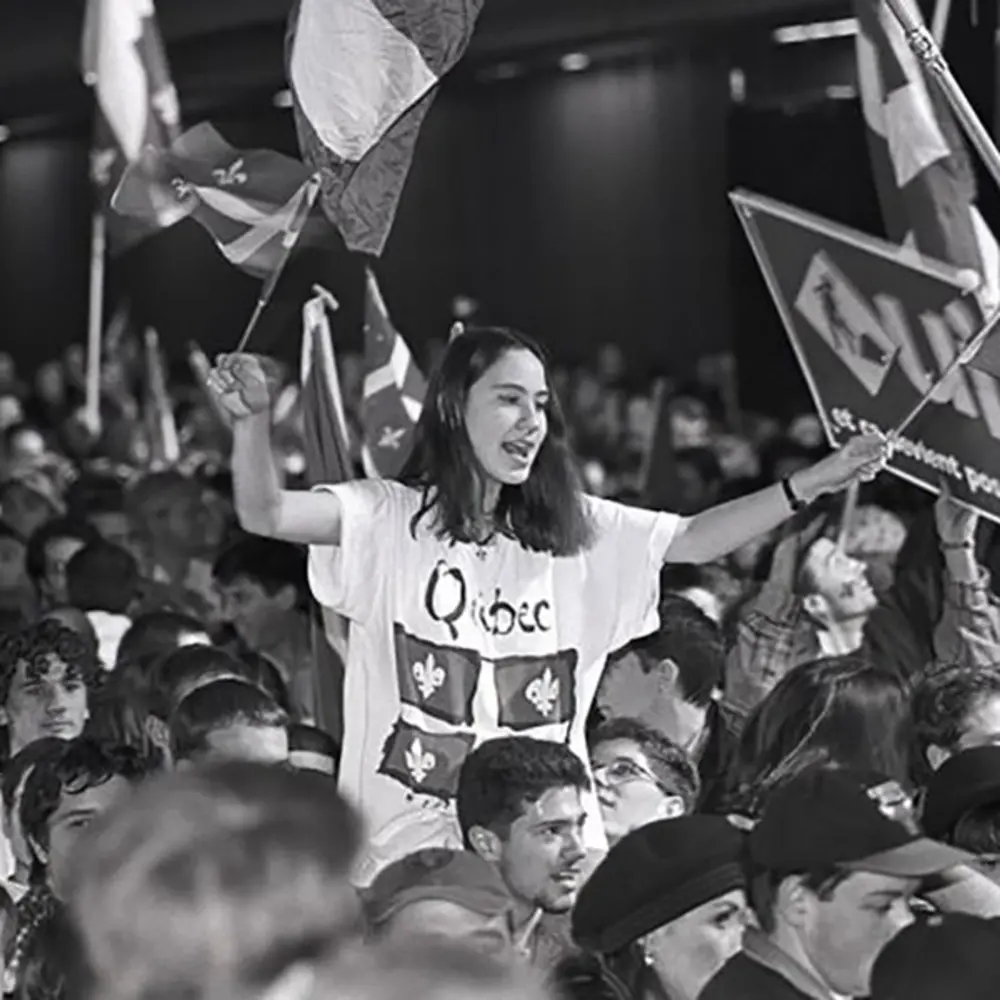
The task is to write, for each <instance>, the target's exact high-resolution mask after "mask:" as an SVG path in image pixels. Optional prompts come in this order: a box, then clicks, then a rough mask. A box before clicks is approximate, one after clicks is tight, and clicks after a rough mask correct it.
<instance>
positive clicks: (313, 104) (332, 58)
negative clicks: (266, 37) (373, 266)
mask: <svg viewBox="0 0 1000 1000" xmlns="http://www.w3.org/2000/svg"><path fill="white" fill-rule="evenodd" d="M482 6H483V0H336V3H331V2H330V0H300V2H299V5H298V8H297V10H296V12H295V13H293V16H292V21H291V30H290V33H289V38H290V44H289V57H288V76H289V80H290V83H291V88H292V94H293V96H294V101H295V120H296V126H297V128H298V132H299V143H300V145H301V147H302V151H303V155H304V156H305V159H306V161H307V162H308V163H310V164H311V165H312V166H313V167H314V168H316V169H317V170H320V171H321V172H322V177H323V196H322V197H323V208H324V210H325V212H326V214H327V217H328V218H329V219H330V221H331V222H333V224H334V225H335V226H337V228H338V229H339V230H340V231H341V233H342V234H343V236H344V241H345V243H346V244H347V246H348V248H349V249H351V250H355V251H358V252H361V253H365V254H371V255H374V256H379V255H380V254H381V253H382V250H383V249H384V247H385V243H386V240H387V239H388V236H389V231H390V229H391V228H392V223H393V220H394V218H395V215H396V207H397V205H398V203H399V198H400V195H401V194H402V190H403V185H404V183H405V181H406V175H407V173H408V172H409V169H410V164H411V162H412V160H413V153H414V148H415V146H416V142H417V136H418V134H419V131H420V127H421V125H422V124H423V121H424V118H425V117H426V115H427V112H428V111H429V110H430V106H431V103H432V102H433V99H434V93H435V88H436V86H437V84H438V82H439V81H440V80H441V78H442V77H443V76H444V75H445V74H446V73H447V72H448V71H449V70H450V69H451V68H452V67H453V66H454V65H455V64H456V63H457V62H458V61H459V59H461V57H462V55H463V54H464V52H465V50H466V48H467V47H468V44H469V40H470V39H471V37H472V32H473V30H474V28H475V25H476V20H477V18H478V17H479V13H480V11H481V10H482Z"/></svg>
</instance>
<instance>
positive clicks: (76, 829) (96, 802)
mask: <svg viewBox="0 0 1000 1000" xmlns="http://www.w3.org/2000/svg"><path fill="white" fill-rule="evenodd" d="M130 791H131V785H130V784H129V783H128V781H126V779H125V778H123V777H121V776H120V775H117V774H116V775H113V776H112V777H111V778H109V779H108V780H107V781H105V782H104V783H103V784H100V785H95V786H94V787H93V788H85V789H83V791H81V792H78V793H77V794H75V795H73V794H70V793H69V792H63V795H62V798H61V799H60V800H59V805H58V806H57V807H56V811H55V812H54V813H53V814H52V816H51V818H50V819H49V824H48V828H49V846H48V850H47V851H46V852H45V858H44V860H45V867H46V870H47V872H48V879H49V885H50V886H51V888H52V891H53V892H54V893H55V895H56V896H57V897H59V898H60V899H61V898H63V891H64V889H65V887H66V884H67V880H68V878H69V875H70V873H71V872H72V871H73V849H74V847H75V846H76V843H77V841H78V840H79V839H80V838H81V837H82V836H83V834H84V832H85V831H86V829H87V827H88V826H90V824H91V823H92V822H93V821H94V820H95V819H97V818H98V817H99V816H102V815H103V814H104V813H106V812H107V811H108V810H109V809H111V808H112V807H113V806H114V805H116V804H117V803H118V802H120V801H121V800H122V799H123V798H125V796H126V795H128V793H129V792H130Z"/></svg>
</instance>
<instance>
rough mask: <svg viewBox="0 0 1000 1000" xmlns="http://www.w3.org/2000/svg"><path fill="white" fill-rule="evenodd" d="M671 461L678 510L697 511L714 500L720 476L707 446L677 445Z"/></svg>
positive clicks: (720, 484)
mask: <svg viewBox="0 0 1000 1000" xmlns="http://www.w3.org/2000/svg"><path fill="white" fill-rule="evenodd" d="M674 463H675V465H674V476H675V490H676V497H675V502H676V505H677V510H678V512H679V513H681V514H697V513H698V511H700V510H704V509H705V508H706V507H710V506H711V505H712V504H713V503H715V501H716V500H717V499H718V496H719V490H720V489H721V488H722V483H723V476H722V467H721V466H720V465H719V460H718V459H717V458H716V457H715V452H714V451H712V450H711V448H708V447H699V448H679V449H678V450H677V452H676V453H675V455H674Z"/></svg>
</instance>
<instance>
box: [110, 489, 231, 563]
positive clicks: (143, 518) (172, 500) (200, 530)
mask: <svg viewBox="0 0 1000 1000" xmlns="http://www.w3.org/2000/svg"><path fill="white" fill-rule="evenodd" d="M204 492H205V491H204V488H203V487H202V485H201V483H199V482H198V481H197V480H196V479H192V478H190V477H188V476H184V475H182V474H181V473H179V472H176V471H173V470H168V471H165V472H152V473H149V474H148V475H146V476H143V478H142V479H140V480H139V481H138V482H137V483H136V484H135V485H134V486H133V487H132V488H131V490H130V491H129V493H128V496H127V498H126V507H127V510H128V513H129V519H130V522H131V525H132V528H133V530H135V531H136V532H137V533H138V534H140V535H141V536H142V537H143V538H144V539H145V541H146V544H147V545H148V546H149V547H150V549H151V550H152V552H153V553H154V555H160V554H166V553H169V554H171V555H173V556H177V555H185V556H192V555H198V554H201V553H204V552H207V551H211V550H212V549H213V548H214V547H215V546H217V545H218V544H219V542H220V541H221V539H222V530H223V525H221V524H220V523H219V519H218V517H217V516H216V513H215V511H214V509H213V507H212V505H211V504H208V503H206V497H205V495H204Z"/></svg>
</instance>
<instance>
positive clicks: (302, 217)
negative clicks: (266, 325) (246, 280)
mask: <svg viewBox="0 0 1000 1000" xmlns="http://www.w3.org/2000/svg"><path fill="white" fill-rule="evenodd" d="M319 187H320V176H319V174H318V173H317V174H313V175H312V177H310V178H309V180H307V181H306V182H305V184H304V185H303V195H302V200H301V201H300V202H299V207H298V208H297V209H296V212H295V215H294V217H293V218H292V223H291V225H290V226H289V227H288V230H287V231H286V232H285V235H284V236H283V237H282V239H281V254H280V256H279V257H278V263H277V266H276V267H275V268H274V270H273V271H272V272H271V273H270V274H269V275H268V276H267V280H266V281H265V282H264V287H263V288H262V289H261V291H260V297H259V298H258V299H257V305H256V306H254V310H253V315H252V316H251V317H250V322H249V323H247V325H246V328H245V329H244V331H243V336H242V337H240V342H239V343H238V344H237V345H236V350H235V351H234V352H233V353H234V354H240V353H242V352H243V350H244V349H245V348H246V346H247V342H248V341H249V340H250V337H251V336H252V334H253V331H254V329H255V327H256V326H257V323H258V321H259V320H260V317H261V316H262V315H263V313H264V310H265V309H266V308H267V304H268V302H270V301H271V296H272V295H273V294H274V290H275V288H277V287H278V279H279V278H280V277H281V272H282V271H284V269H285V264H287V263H288V258H289V257H290V256H291V253H292V248H293V247H294V246H295V244H296V243H297V242H298V239H299V236H301V235H302V230H303V229H304V228H305V225H306V220H307V219H308V218H309V213H310V212H311V211H312V207H313V205H315V204H316V197H317V195H318V194H319Z"/></svg>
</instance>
